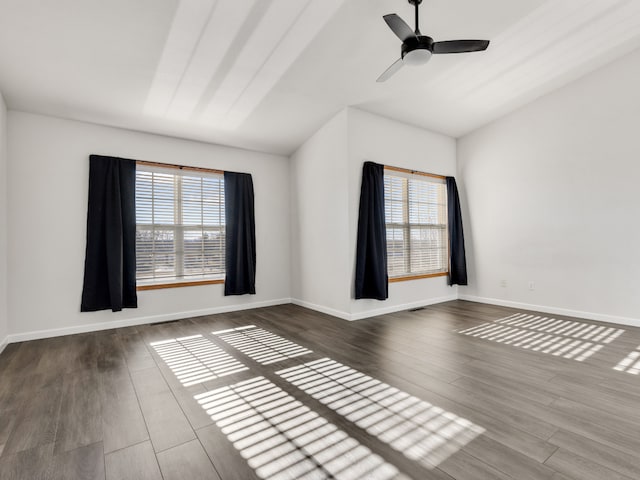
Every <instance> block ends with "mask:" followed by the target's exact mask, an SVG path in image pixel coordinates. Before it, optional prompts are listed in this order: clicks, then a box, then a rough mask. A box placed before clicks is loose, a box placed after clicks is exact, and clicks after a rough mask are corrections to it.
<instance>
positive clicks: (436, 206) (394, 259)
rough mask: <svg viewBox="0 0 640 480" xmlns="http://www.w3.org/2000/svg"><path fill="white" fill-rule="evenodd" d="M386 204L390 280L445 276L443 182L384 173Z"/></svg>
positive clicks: (444, 194)
mask: <svg viewBox="0 0 640 480" xmlns="http://www.w3.org/2000/svg"><path fill="white" fill-rule="evenodd" d="M384 201H385V221H386V227H387V270H388V274H389V277H390V278H394V277H404V276H411V275H425V274H437V273H446V272H447V271H448V268H449V259H448V231H447V187H446V184H445V182H444V180H439V179H437V178H432V177H426V176H424V175H417V174H404V173H400V172H393V174H388V173H386V172H385V175H384Z"/></svg>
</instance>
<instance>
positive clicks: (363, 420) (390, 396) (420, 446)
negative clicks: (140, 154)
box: [276, 358, 484, 469]
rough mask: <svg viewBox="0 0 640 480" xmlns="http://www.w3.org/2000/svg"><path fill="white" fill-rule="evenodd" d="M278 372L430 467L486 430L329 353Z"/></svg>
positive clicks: (339, 412)
mask: <svg viewBox="0 0 640 480" xmlns="http://www.w3.org/2000/svg"><path fill="white" fill-rule="evenodd" d="M276 374H278V375H280V376H281V377H282V378H283V379H285V380H286V381H288V382H290V383H291V384H293V385H295V386H296V387H298V388H300V389H301V390H302V391H303V392H305V393H307V394H309V395H311V396H312V397H313V398H315V399H317V400H319V401H320V402H321V403H323V404H324V405H326V406H327V407H329V408H331V409H332V410H334V411H335V412H337V413H338V414H340V415H342V416H344V417H345V418H346V419H347V420H350V421H352V422H354V423H355V424H356V425H357V426H358V427H360V428H362V429H364V430H366V431H367V432H368V433H369V434H371V435H373V436H375V437H377V438H378V439H379V440H381V441H383V442H385V443H387V444H388V445H390V446H391V447H392V448H394V449H395V450H397V451H399V452H401V453H402V454H404V455H405V456H406V457H407V458H409V459H411V460H414V461H417V462H419V463H421V464H422V465H423V466H425V467H427V468H430V469H431V468H434V467H436V466H437V465H439V464H440V463H442V462H443V461H444V460H446V459H447V458H448V457H450V456H451V455H453V454H454V453H456V452H457V451H458V450H460V449H461V448H462V447H463V446H464V445H466V444H468V443H469V442H470V441H472V440H473V439H474V438H475V437H477V436H478V435H480V434H482V433H483V432H484V429H483V428H482V427H479V426H478V425H475V424H474V423H472V422H470V421H469V420H466V419H464V418H462V417H459V416H457V415H455V414H453V413H451V412H447V411H445V410H443V409H441V408H439V407H436V406H435V405H432V404H430V403H428V402H425V401H423V400H421V399H419V398H416V397H414V396H412V395H409V394H408V393H406V392H403V391H401V390H398V389H397V388H394V387H391V386H390V385H387V384H385V383H382V382H380V381H379V380H376V379H375V378H372V377H370V376H368V375H365V374H363V373H361V372H358V371H357V370H354V369H352V368H350V367H347V366H345V365H342V364H340V363H338V362H335V361H333V360H331V359H328V358H323V359H320V360H316V361H313V362H309V363H305V364H303V365H300V366H297V367H292V368H287V369H285V370H281V371H279V372H276Z"/></svg>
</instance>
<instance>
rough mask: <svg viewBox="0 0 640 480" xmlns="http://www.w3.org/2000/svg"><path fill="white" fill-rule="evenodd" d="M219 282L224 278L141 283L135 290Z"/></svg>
mask: <svg viewBox="0 0 640 480" xmlns="http://www.w3.org/2000/svg"><path fill="white" fill-rule="evenodd" d="M220 283H224V279H222V278H211V279H208V280H191V281H183V282H166V283H147V284H143V285H138V286H137V287H136V290H137V291H142V290H159V289H161V288H178V287H195V286H199V285H214V284H220Z"/></svg>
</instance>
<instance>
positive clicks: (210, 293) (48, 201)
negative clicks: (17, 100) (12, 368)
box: [3, 111, 290, 341]
mask: <svg viewBox="0 0 640 480" xmlns="http://www.w3.org/2000/svg"><path fill="white" fill-rule="evenodd" d="M8 144H9V156H8V158H9V168H8V180H9V182H8V184H9V188H8V190H9V204H10V205H11V208H10V210H9V214H8V231H9V252H10V255H9V266H8V271H9V278H10V279H11V281H10V282H9V288H8V295H9V299H10V302H9V319H10V333H11V334H12V335H11V340H12V341H17V340H20V339H25V338H34V337H37V336H43V335H52V334H63V333H69V332H75V331H83V330H90V329H96V328H111V327H115V326H119V325H123V324H131V323H143V322H144V323H146V322H148V321H158V320H165V319H172V318H183V317H187V316H193V315H199V314H206V313H213V312H216V311H224V310H231V309H239V308H249V307H253V306H260V305H268V304H274V303H283V302H288V301H289V297H290V284H289V272H290V264H289V230H290V225H289V171H288V159H287V158H285V157H281V156H275V155H268V154H262V153H256V152H251V151H247V150H240V149H234V148H228V147H222V146H216V145H210V144H204V143H198V142H193V141H186V140H179V139H175V138H169V137H162V136H156V135H150V134H144V133H138V132H133V131H128V130H120V129H115V128H109V127H103V126H98V125H93V124H88V123H82V122H75V121H69V120H61V119H56V118H50V117H44V116H39V115H32V114H27V113H21V112H14V111H10V112H9V114H8ZM92 153H95V154H103V155H114V156H121V157H127V158H133V159H140V160H151V161H157V162H167V163H179V164H184V165H193V166H200V167H212V168H219V169H226V170H233V171H240V172H248V173H251V174H252V175H253V181H254V188H255V195H256V239H257V246H256V248H257V259H258V260H257V261H258V263H257V278H256V291H257V295H244V296H232V297H224V296H223V285H206V286H197V287H183V288H173V289H163V290H152V291H143V292H138V304H139V308H138V309H126V310H124V311H123V312H119V313H112V312H110V311H102V312H91V313H80V297H81V293H82V280H83V270H84V254H85V235H86V219H87V217H86V216H87V193H88V177H89V155H90V154H92ZM3 230H4V229H3ZM51 330H53V331H51ZM43 331H44V332H43ZM34 332H35V333H34ZM38 332H39V333H38Z"/></svg>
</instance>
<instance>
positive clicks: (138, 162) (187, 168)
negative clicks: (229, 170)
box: [136, 160, 224, 174]
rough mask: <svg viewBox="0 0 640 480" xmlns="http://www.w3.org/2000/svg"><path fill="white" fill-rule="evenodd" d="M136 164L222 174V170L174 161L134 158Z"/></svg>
mask: <svg viewBox="0 0 640 480" xmlns="http://www.w3.org/2000/svg"><path fill="white" fill-rule="evenodd" d="M136 165H147V166H148V167H161V168H175V169H176V170H190V171H194V172H209V173H219V174H224V170H216V169H214V168H203V167H187V166H185V165H176V164H174V163H161V162H148V161H146V160H136Z"/></svg>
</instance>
